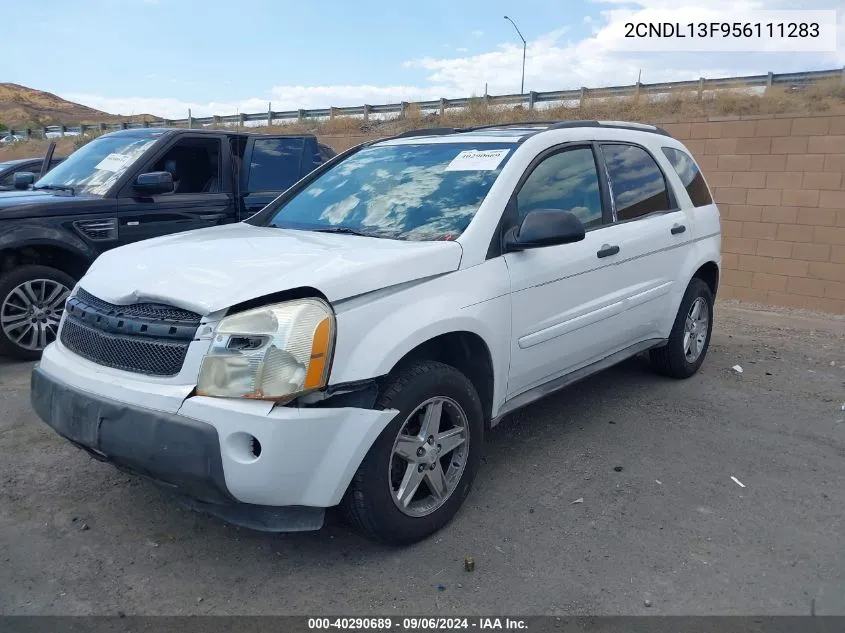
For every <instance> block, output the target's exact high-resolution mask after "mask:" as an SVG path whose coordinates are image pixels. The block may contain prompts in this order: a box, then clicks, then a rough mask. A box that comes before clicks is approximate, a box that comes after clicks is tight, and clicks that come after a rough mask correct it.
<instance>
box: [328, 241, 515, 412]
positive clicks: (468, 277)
mask: <svg viewBox="0 0 845 633" xmlns="http://www.w3.org/2000/svg"><path fill="white" fill-rule="evenodd" d="M508 292H509V279H508V274H507V267H506V266H505V263H504V260H503V259H502V258H496V259H492V260H488V261H487V262H485V263H484V264H481V265H479V266H473V267H472V268H467V269H462V270H458V271H455V272H453V273H449V274H447V275H443V276H441V277H437V278H435V279H431V280H428V281H425V282H422V283H419V284H413V285H411V286H410V287H407V288H404V289H402V290H398V291H396V292H393V293H390V292H384V291H382V292H377V293H372V296H371V297H368V296H363V297H358V298H356V299H355V300H353V301H350V302H341V303H340V304H339V305H338V306H336V313H337V341H336V344H335V352H334V359H333V362H332V370H331V378H330V384H339V383H345V382H352V381H357V380H366V379H369V378H375V377H378V376H384V375H386V374H389V373H390V371H391V370H392V369H393V368H394V367H395V366H396V364H397V363H398V362H399V361H400V360H401V359H402V358H403V357H404V356H405V355H406V354H408V352H410V351H411V350H413V349H414V348H416V347H417V346H419V345H421V344H422V343H425V342H426V341H429V340H431V339H433V338H435V337H437V336H440V335H442V334H449V333H452V332H470V333H473V334H476V335H477V336H479V337H480V338H481V339H482V340H483V341H484V342H485V343H486V344H487V348H488V349H489V350H490V356H491V359H492V362H493V403H494V404H493V414H494V415H495V414H496V412H497V410H498V406H499V404H500V403H501V402H502V401H504V396H505V392H506V387H507V371H508V365H509V357H510V356H509V355H510V337H511V308H510V295H509V294H508Z"/></svg>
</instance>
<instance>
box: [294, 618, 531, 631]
mask: <svg viewBox="0 0 845 633" xmlns="http://www.w3.org/2000/svg"><path fill="white" fill-rule="evenodd" d="M308 628H309V629H311V630H315V631H329V630H355V631H360V630H370V631H373V632H376V631H437V630H450V629H452V630H472V629H477V630H482V631H485V630H486V631H496V630H501V631H505V630H510V631H519V630H522V631H525V630H527V629H528V623H527V622H526V621H525V620H524V619H521V618H507V617H505V618H497V617H489V618H484V617H475V618H462V617H455V618H440V617H403V618H379V617H372V618H361V617H350V618H337V617H335V618H308Z"/></svg>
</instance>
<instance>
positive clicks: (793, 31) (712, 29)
mask: <svg viewBox="0 0 845 633" xmlns="http://www.w3.org/2000/svg"><path fill="white" fill-rule="evenodd" d="M819 34H820V27H819V24H818V22H765V23H763V22H754V23H751V22H688V23H687V24H681V23H680V22H654V23H651V22H626V23H625V37H633V38H637V37H677V38H685V37H691V38H696V37H733V38H741V37H768V38H796V37H800V38H806V37H809V38H814V37H819Z"/></svg>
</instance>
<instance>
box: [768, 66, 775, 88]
mask: <svg viewBox="0 0 845 633" xmlns="http://www.w3.org/2000/svg"><path fill="white" fill-rule="evenodd" d="M773 75H774V73H773V72H772V71H771V70H770V71H769V74H768V75H766V88H771V87H772V76H773Z"/></svg>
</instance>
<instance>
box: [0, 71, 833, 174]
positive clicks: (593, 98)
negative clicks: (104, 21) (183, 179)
mask: <svg viewBox="0 0 845 633" xmlns="http://www.w3.org/2000/svg"><path fill="white" fill-rule="evenodd" d="M839 111H843V112H845V86H843V85H842V84H841V83H840V82H839V81H829V82H820V83H817V84H813V85H810V86H807V87H806V88H805V89H804V90H801V91H789V90H787V89H785V88H783V87H776V88H772V89H769V90H767V91H766V92H765V93H764V94H762V95H760V94H751V93H750V92H749V90H748V89H742V88H739V89H735V90H722V91H719V92H716V93H705V95H704V98H703V99H699V98H698V96H697V94H696V93H695V92H690V91H675V92H668V93H663V94H661V95H651V96H650V95H647V94H641V95H639V96H638V97H603V96H601V93H600V92H599V91H589V92H588V93H587V98H586V99H585V100H584V102H583V103H582V104H580V105H578V104H569V105H559V106H556V107H543V108H537V109H535V110H528V109H527V108H525V107H523V106H521V105H516V106H490V105H488V104H487V103H486V102H485V100H484V99H483V98H477V99H472V100H471V101H470V104H469V107H467V108H465V109H453V110H449V109H447V110H446V111H445V113H444V114H443V116H440V115H439V114H438V113H436V112H435V113H431V112H423V111H421V110H420V109H419V108H418V107H416V106H413V105H412V106H410V107H409V108H408V109H407V111H406V112H405V115H404V116H400V117H396V118H393V119H388V120H377V119H375V118H372V119H371V120H370V121H364V120H363V118H361V117H349V116H336V117H335V118H334V119H322V120H305V121H301V122H291V123H287V124H281V125H273V126H271V127H267V126H261V127H250V128H245V129H246V130H248V131H250V132H258V133H268V134H272V133H276V134H278V133H284V134H302V133H312V134H317V135H319V136H329V137H338V138H342V137H356V136H359V137H360V136H366V137H379V136H388V135H390V134H396V133H399V132H403V131H406V130H413V129H418V128H423V127H459V128H460V127H470V126H474V125H490V124H498V123H511V122H514V121H530V120H563V121H566V120H577V119H588V120H589V119H598V120H617V121H640V122H643V123H674V122H682V121H691V120H703V119H706V118H707V117H712V116H748V115H773V114H818V113H823V112H839ZM229 129H231V126H229ZM91 138H93V137H92V136H86V137H75V138H72V139H69V138H64V139H59V144H58V146H57V148H56V154H57V155H66V154H67V153H69V152H70V151H73V150H74V149H76V148H78V147H80V146H81V145H82V144H84V143H86V142H88V141H89V140H91ZM350 143H351V141H350ZM47 144H48V142H46V141H40V140H37V141H36V140H33V141H28V142H24V143H18V144H16V145H14V146H12V147H0V160H3V159H6V158H18V157H27V156H39V155H42V154H43V153H44V151H45V150H46V148H47ZM332 144H333V145H337V143H332ZM340 145H345V143H343V142H341V143H340ZM335 149H339V150H342V149H345V147H339V146H338V147H336V148H335Z"/></svg>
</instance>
